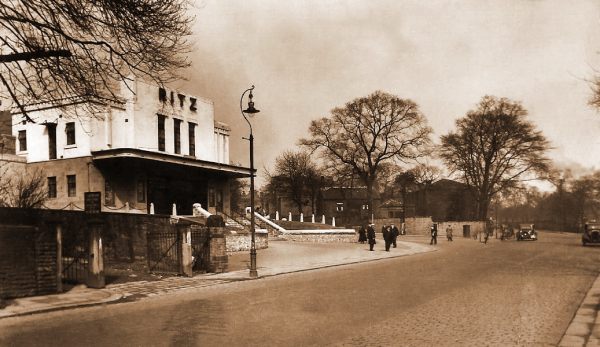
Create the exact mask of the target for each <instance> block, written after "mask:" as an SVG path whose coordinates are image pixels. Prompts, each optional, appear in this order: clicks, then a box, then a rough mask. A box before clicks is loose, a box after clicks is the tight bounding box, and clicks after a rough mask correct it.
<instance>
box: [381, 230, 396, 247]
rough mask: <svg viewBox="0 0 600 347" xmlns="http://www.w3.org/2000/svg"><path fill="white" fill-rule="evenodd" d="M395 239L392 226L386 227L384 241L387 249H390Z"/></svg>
mask: <svg viewBox="0 0 600 347" xmlns="http://www.w3.org/2000/svg"><path fill="white" fill-rule="evenodd" d="M393 239H394V235H393V234H392V228H390V227H389V226H387V227H385V229H384V230H383V241H385V251H386V252H389V251H390V246H391V245H392V241H393Z"/></svg>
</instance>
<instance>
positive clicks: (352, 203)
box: [317, 187, 385, 226]
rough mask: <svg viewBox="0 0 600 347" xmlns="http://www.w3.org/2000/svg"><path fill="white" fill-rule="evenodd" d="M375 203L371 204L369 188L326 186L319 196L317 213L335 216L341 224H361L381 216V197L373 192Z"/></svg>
mask: <svg viewBox="0 0 600 347" xmlns="http://www.w3.org/2000/svg"><path fill="white" fill-rule="evenodd" d="M373 194H374V196H373V205H374V206H371V205H370V204H369V199H368V196H367V188H366V187H360V188H324V189H322V190H321V191H320V192H319V195H318V197H317V214H318V215H325V216H327V217H329V216H333V217H335V219H336V223H338V222H339V223H338V224H339V225H342V224H344V225H347V226H348V225H360V224H361V223H363V222H364V221H365V220H370V219H371V218H385V217H384V216H380V206H381V198H380V196H379V194H378V193H377V192H373Z"/></svg>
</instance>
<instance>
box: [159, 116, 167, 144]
mask: <svg viewBox="0 0 600 347" xmlns="http://www.w3.org/2000/svg"><path fill="white" fill-rule="evenodd" d="M166 118H167V117H165V116H162V115H160V114H159V115H158V150H159V151H161V152H164V151H165V150H166V149H165V119H166Z"/></svg>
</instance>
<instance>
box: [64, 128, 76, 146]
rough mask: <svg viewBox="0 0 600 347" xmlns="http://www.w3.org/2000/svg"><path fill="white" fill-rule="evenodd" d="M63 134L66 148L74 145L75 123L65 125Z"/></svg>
mask: <svg viewBox="0 0 600 347" xmlns="http://www.w3.org/2000/svg"><path fill="white" fill-rule="evenodd" d="M65 133H67V146H69V145H74V144H75V123H73V122H71V123H67V125H66V127H65Z"/></svg>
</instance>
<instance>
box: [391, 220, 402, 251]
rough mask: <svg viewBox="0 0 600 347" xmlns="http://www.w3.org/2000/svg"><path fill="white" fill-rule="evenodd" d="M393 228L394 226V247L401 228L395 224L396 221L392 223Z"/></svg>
mask: <svg viewBox="0 0 600 347" xmlns="http://www.w3.org/2000/svg"><path fill="white" fill-rule="evenodd" d="M391 228H392V237H393V238H392V247H394V248H396V240H397V239H398V235H400V230H398V227H397V226H395V225H394V223H391Z"/></svg>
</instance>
